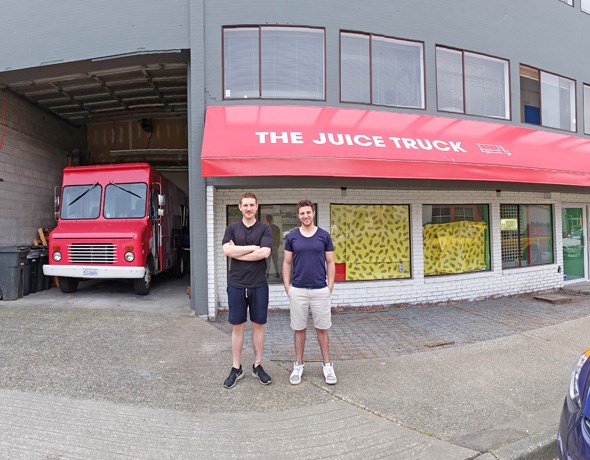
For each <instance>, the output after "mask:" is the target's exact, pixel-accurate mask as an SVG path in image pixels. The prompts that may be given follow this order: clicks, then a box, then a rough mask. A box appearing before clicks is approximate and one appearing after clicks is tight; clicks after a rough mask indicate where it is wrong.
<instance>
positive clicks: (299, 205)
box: [297, 200, 313, 214]
mask: <svg viewBox="0 0 590 460" xmlns="http://www.w3.org/2000/svg"><path fill="white" fill-rule="evenodd" d="M306 206H309V207H310V208H311V209H312V211H313V203H312V202H311V201H310V200H301V201H300V202H299V203H297V214H299V209H301V208H305V207H306Z"/></svg>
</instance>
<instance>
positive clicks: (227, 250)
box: [222, 240, 270, 262]
mask: <svg viewBox="0 0 590 460" xmlns="http://www.w3.org/2000/svg"><path fill="white" fill-rule="evenodd" d="M222 247H223V254H224V255H225V256H226V257H231V258H232V259H236V260H243V261H245V262H255V261H257V260H262V259H266V258H267V257H268V256H270V248H265V247H260V246H256V245H254V244H250V245H248V246H237V245H236V244H235V243H234V242H233V240H230V241H228V242H227V243H225V244H224V245H223V246H222Z"/></svg>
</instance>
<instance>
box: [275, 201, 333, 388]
mask: <svg viewBox="0 0 590 460" xmlns="http://www.w3.org/2000/svg"><path fill="white" fill-rule="evenodd" d="M314 215H315V213H314V210H313V204H312V202H311V201H309V200H302V201H300V202H299V203H297V217H298V218H299V221H300V222H301V226H300V227H299V228H296V229H294V230H292V231H290V232H289V233H288V234H287V238H286V239H285V253H284V257H283V284H284V286H285V291H286V292H287V295H288V296H289V300H290V305H289V311H290V315H291V328H292V329H293V330H294V331H295V359H296V361H295V363H294V365H293V372H292V373H291V377H290V378H289V381H290V382H291V383H292V384H293V385H297V384H299V383H300V382H301V376H302V375H303V366H304V363H303V350H304V348H305V331H306V329H307V320H308V317H309V312H310V310H311V315H312V318H313V323H314V326H315V330H316V335H317V339H318V343H319V345H320V350H321V352H322V359H323V362H324V363H323V366H322V368H323V372H324V378H325V380H326V383H328V384H330V385H334V384H335V383H336V382H337V379H336V374H335V373H334V366H333V364H332V362H331V361H330V351H329V346H328V344H329V340H328V329H329V328H330V327H331V326H332V317H331V305H330V296H331V294H332V289H333V288H334V278H335V276H336V265H335V263H334V245H333V243H332V238H331V237H330V234H329V233H328V232H327V231H325V230H323V229H321V228H319V227H316V226H315V224H314ZM291 269H292V270H293V271H291Z"/></svg>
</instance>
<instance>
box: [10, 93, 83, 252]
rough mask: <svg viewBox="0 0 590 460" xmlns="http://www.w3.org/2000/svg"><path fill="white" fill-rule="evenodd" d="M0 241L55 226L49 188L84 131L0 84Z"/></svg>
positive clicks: (22, 240) (25, 239) (27, 239)
mask: <svg viewBox="0 0 590 460" xmlns="http://www.w3.org/2000/svg"><path fill="white" fill-rule="evenodd" d="M0 139H1V140H0V179H2V181H0V246H13V245H30V244H31V243H32V240H33V239H34V238H36V237H37V229H38V228H39V227H53V226H54V225H55V220H54V218H53V189H54V187H55V186H56V185H59V184H60V183H61V173H62V169H63V167H64V166H65V164H66V156H67V155H68V154H69V153H71V152H72V150H73V149H76V148H77V149H84V148H85V145H86V140H85V135H84V132H83V130H82V129H81V128H76V127H73V126H71V125H69V124H67V123H65V122H63V121H61V120H59V119H57V118H55V117H53V116H52V115H50V114H48V113H46V112H44V111H42V110H41V109H39V108H37V107H35V106H33V105H31V104H30V103H28V102H26V101H24V100H22V99H21V98H19V97H18V96H16V95H14V94H13V93H10V92H9V91H6V90H0Z"/></svg>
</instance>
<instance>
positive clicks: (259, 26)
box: [221, 24, 327, 102]
mask: <svg viewBox="0 0 590 460" xmlns="http://www.w3.org/2000/svg"><path fill="white" fill-rule="evenodd" d="M265 28H272V29H285V30H286V29H309V30H314V31H321V32H322V37H323V49H322V53H323V64H322V66H323V69H322V70H323V72H322V79H323V82H322V97H321V98H291V97H263V95H262V94H263V88H262V81H263V74H262V72H263V69H262V58H263V50H262V29H265ZM232 29H233V30H237V29H257V33H258V96H257V97H227V96H226V91H227V90H226V87H225V85H226V81H225V71H226V68H225V67H226V65H225V57H226V55H225V31H226V30H232ZM326 76H327V69H326V28H325V27H317V26H305V25H294V24H263V25H262V24H250V25H248V24H242V25H231V26H222V28H221V95H222V99H223V100H224V101H240V100H247V99H254V100H293V101H323V102H325V101H326Z"/></svg>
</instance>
